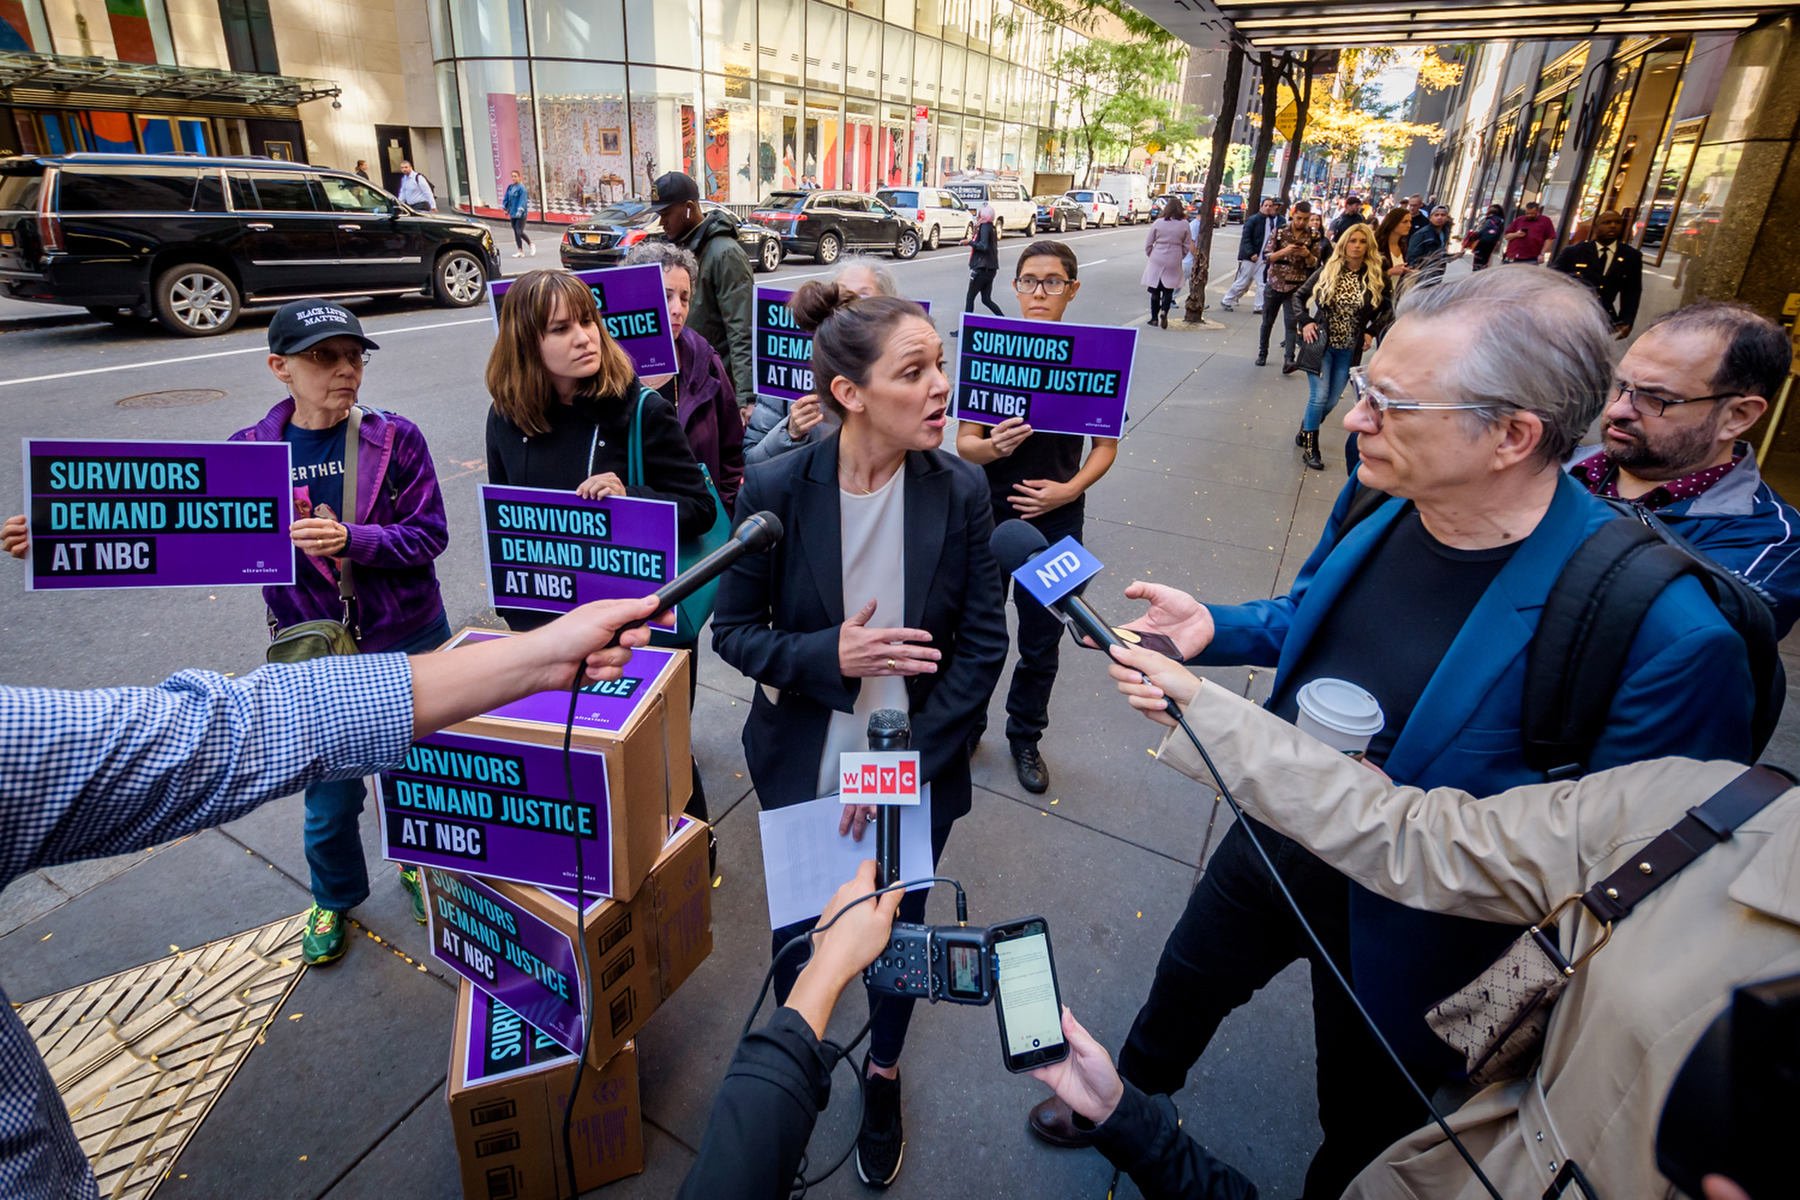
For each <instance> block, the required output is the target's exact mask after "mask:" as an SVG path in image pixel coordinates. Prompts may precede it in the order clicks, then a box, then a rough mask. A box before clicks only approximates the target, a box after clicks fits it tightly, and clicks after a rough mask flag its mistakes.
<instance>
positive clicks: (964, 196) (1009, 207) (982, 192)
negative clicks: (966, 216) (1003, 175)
mask: <svg viewBox="0 0 1800 1200" xmlns="http://www.w3.org/2000/svg"><path fill="white" fill-rule="evenodd" d="M944 190H945V191H946V192H949V193H950V194H951V195H952V196H955V197H956V198H957V199H958V200H961V201H962V202H963V203H964V204H965V205H967V206H968V207H969V210H970V211H971V212H975V211H979V210H980V208H981V206H982V205H983V204H991V205H993V206H994V232H995V233H997V234H999V235H1000V236H1001V237H1005V236H1006V235H1007V234H1009V233H1022V234H1024V235H1025V236H1026V237H1030V236H1031V235H1032V233H1033V232H1034V231H1035V230H1036V229H1037V204H1036V203H1034V202H1033V201H1032V199H1031V193H1030V192H1028V191H1026V190H1025V187H1024V185H1023V184H1021V183H1020V182H1019V181H1018V180H1016V179H955V180H951V181H950V182H949V183H946V184H945V185H944Z"/></svg>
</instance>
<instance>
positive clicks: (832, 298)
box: [713, 280, 1006, 1187]
mask: <svg viewBox="0 0 1800 1200" xmlns="http://www.w3.org/2000/svg"><path fill="white" fill-rule="evenodd" d="M792 308H793V312H794V316H795V318H796V319H797V320H798V321H799V323H800V327H801V328H802V329H805V330H807V331H808V332H811V333H812V334H813V357H812V368H813V376H814V380H815V383H816V386H817V391H818V395H819V397H820V399H821V400H823V401H824V402H825V404H826V405H827V406H828V407H829V408H830V409H831V410H832V412H833V414H834V415H835V416H837V417H838V418H839V419H840V420H841V421H842V427H841V428H840V429H839V430H838V431H837V432H836V433H835V434H833V435H832V436H831V437H829V438H826V439H824V440H822V441H819V442H813V443H810V444H808V445H805V446H802V447H800V448H798V449H796V450H793V451H791V452H789V453H787V454H783V455H781V456H780V457H778V458H775V459H771V460H769V461H768V462H765V463H759V464H756V465H754V466H752V467H750V468H749V470H748V471H747V472H746V474H745V477H744V484H743V488H742V489H741V490H740V491H739V493H738V514H739V516H740V518H741V517H743V516H745V515H748V514H750V513H753V512H757V511H759V510H762V509H767V510H769V511H772V512H773V513H774V514H775V515H776V516H777V517H779V518H780V519H781V523H782V525H783V527H784V528H786V529H787V530H788V531H789V532H788V536H787V537H786V538H785V539H784V540H783V541H782V542H781V544H780V545H778V546H776V547H775V549H774V550H773V551H772V552H770V553H768V554H758V555H752V556H746V557H745V558H742V559H739V560H738V561H737V562H736V563H735V564H733V565H732V567H731V569H730V570H729V571H727V572H726V574H725V577H724V579H723V581H722V582H721V584H720V587H719V600H718V607H717V608H716V609H715V610H714V612H713V648H714V649H715V650H717V651H718V654H719V657H720V658H722V659H724V660H725V661H726V662H728V663H730V664H731V665H732V666H734V667H736V668H737V669H738V670H739V671H742V672H743V673H744V674H746V675H748V676H750V677H751V678H752V679H754V680H755V681H756V682H757V684H758V685H759V686H758V688H757V690H756V694H755V695H754V696H753V697H752V700H751V706H750V715H749V718H748V719H747V720H746V721H745V723H744V739H743V740H744V753H745V757H746V761H747V762H748V764H749V768H750V778H751V780H752V782H753V783H754V784H755V786H756V794H757V797H758V798H759V800H760V801H761V803H762V805H763V807H764V808H767V809H774V808H782V807H786V806H788V805H793V804H799V803H803V802H805V801H809V800H813V799H815V798H818V797H823V796H830V795H833V794H835V793H836V792H837V791H838V786H837V766H838V755H839V753H841V752H844V751H860V750H864V749H866V748H867V742H866V740H865V732H866V729H867V726H868V718H869V714H870V713H871V712H873V711H875V710H876V709H880V708H898V709H901V710H904V711H906V712H907V713H909V714H910V716H911V721H912V745H913V748H914V749H915V750H917V751H918V752H919V774H920V778H921V780H922V781H923V782H925V783H927V784H929V785H930V787H931V798H930V805H931V808H930V812H931V842H932V854H933V860H934V861H935V860H936V858H937V857H938V856H939V855H941V853H942V852H943V848H944V842H945V840H946V839H947V838H948V837H949V834H950V826H951V823H952V822H954V821H955V820H956V818H957V817H960V816H962V815H963V814H964V813H966V812H968V811H969V803H970V786H969V763H968V756H967V754H966V753H965V751H964V744H965V742H966V741H967V738H968V735H969V732H970V730H971V729H972V728H973V726H974V722H975V721H976V720H977V719H978V718H979V717H980V715H981V714H982V713H983V712H984V711H985V710H986V708H987V702H988V697H989V696H990V695H991V694H992V692H993V690H994V685H995V683H996V682H998V680H999V677H1000V667H1001V664H1002V663H1003V661H1004V660H1005V657H1006V619H1005V615H1004V611H1003V609H1002V599H1001V592H1000V576H999V570H998V568H997V567H996V566H995V564H994V558H993V554H992V552H991V551H990V550H989V548H988V537H989V535H990V534H991V533H992V532H993V516H992V512H991V506H990V504H989V500H988V487H987V481H986V479H985V478H984V477H983V475H982V473H981V471H980V470H979V469H977V468H976V467H974V466H972V465H970V464H968V463H965V462H963V461H962V460H961V459H958V458H956V457H955V456H954V455H951V454H949V453H946V452H945V451H943V450H941V449H940V446H941V445H942V444H943V440H944V427H945V424H946V418H947V416H948V406H949V402H950V381H949V380H948V379H947V378H946V377H945V375H944V366H943V354H944V345H943V341H942V340H941V339H940V338H939V337H938V333H937V330H936V329H935V328H933V327H932V324H931V322H930V320H929V319H928V318H927V317H926V316H925V313H924V311H923V310H922V309H920V308H919V306H918V305H917V304H914V303H913V302H912V301H910V300H902V299H898V298H896V297H892V296H871V297H867V298H858V297H855V296H853V295H851V294H850V293H848V292H845V291H843V290H841V289H839V288H838V287H837V285H836V284H834V283H833V284H827V283H824V282H822V281H819V280H813V281H810V282H808V283H806V284H804V285H802V286H801V288H800V290H799V291H798V292H797V293H796V294H795V296H794V299H793V302H792ZM873 814H874V810H873V809H872V808H864V807H861V806H855V805H852V806H846V807H845V808H844V809H843V812H842V817H841V820H840V822H839V826H838V830H839V833H840V835H841V834H843V833H846V832H847V833H849V834H850V835H852V836H854V837H855V838H857V840H859V841H864V827H865V826H866V825H867V824H869V823H870V822H871V820H872V819H873ZM873 841H874V839H873V838H872V837H871V838H868V839H867V840H866V841H865V842H864V844H865V845H869V846H870V847H871V848H872V846H873ZM925 896H926V893H925V892H924V891H923V890H921V891H914V892H909V893H908V894H907V896H906V899H905V900H904V901H903V902H902V903H901V905H900V909H899V912H900V916H901V918H902V919H903V920H909V921H919V920H922V919H923V917H924V913H925ZM815 923H816V922H814V921H805V922H802V923H799V924H796V925H791V926H788V927H786V928H783V929H778V930H776V931H775V934H774V941H773V944H774V947H775V948H777V949H778V948H780V947H781V946H783V945H784V944H786V943H787V942H788V941H789V940H790V939H791V938H793V937H795V936H797V935H798V934H800V933H802V932H804V931H805V930H807V929H809V928H811V927H812V926H813V925H814V924H815ZM781 967H782V970H780V971H778V972H777V974H776V980H775V987H776V998H777V1001H778V1002H785V1001H786V998H787V995H788V992H789V990H790V988H792V986H793V984H794V979H795V976H796V975H797V973H798V972H799V970H800V967H801V963H800V962H799V961H798V960H797V957H796V956H793V955H789V956H786V957H784V958H783V959H782V962H781ZM912 1003H913V1002H912V1001H911V1000H909V999H901V998H899V997H894V996H871V997H870V1026H871V1028H870V1040H869V1052H868V1056H867V1058H866V1059H865V1060H864V1064H863V1076H864V1083H863V1096H864V1103H863V1124H862V1129H861V1131H860V1132H859V1134H858V1136H857V1144H856V1163H857V1171H858V1173H859V1174H860V1175H861V1176H862V1178H863V1180H864V1181H865V1182H867V1183H869V1184H871V1185H873V1186H875V1187H886V1186H887V1185H888V1184H890V1183H892V1182H893V1180H894V1178H895V1177H896V1176H897V1175H898V1174H899V1171H900V1161H901V1157H902V1154H903V1151H904V1149H905V1134H904V1130H903V1127H902V1124H901V1117H900V1081H899V1060H900V1051H901V1047H902V1045H903V1044H904V1041H905V1037H906V1027H907V1022H908V1021H909V1020H910V1018H911V1014H912Z"/></svg>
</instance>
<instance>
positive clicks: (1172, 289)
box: [1140, 196, 1194, 329]
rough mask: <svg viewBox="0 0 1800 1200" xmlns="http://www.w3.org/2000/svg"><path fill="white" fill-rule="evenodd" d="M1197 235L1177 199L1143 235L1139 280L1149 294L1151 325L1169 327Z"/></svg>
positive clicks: (1170, 203)
mask: <svg viewBox="0 0 1800 1200" xmlns="http://www.w3.org/2000/svg"><path fill="white" fill-rule="evenodd" d="M1193 250H1194V235H1193V234H1192V233H1190V232H1189V231H1188V223H1187V212H1186V210H1185V209H1183V208H1182V206H1181V201H1180V200H1178V199H1176V198H1175V197H1174V196H1170V197H1169V202H1168V203H1167V204H1166V205H1164V206H1163V210H1162V216H1160V217H1158V218H1157V219H1156V220H1155V221H1152V222H1151V223H1150V228H1149V230H1148V231H1147V232H1146V233H1145V234H1144V257H1146V258H1148V259H1149V260H1150V262H1149V263H1148V264H1147V265H1146V266H1145V267H1144V277H1143V279H1142V280H1141V281H1140V282H1141V283H1142V284H1143V285H1144V287H1145V288H1146V289H1148V291H1149V292H1150V324H1152V325H1155V324H1157V323H1158V322H1160V323H1161V324H1162V327H1163V328H1164V329H1167V328H1168V327H1169V309H1170V307H1171V306H1172V305H1173V304H1174V303H1175V293H1176V291H1177V290H1178V289H1179V288H1180V287H1181V279H1182V276H1181V262H1182V259H1183V258H1185V257H1186V256H1187V255H1189V254H1191V253H1193Z"/></svg>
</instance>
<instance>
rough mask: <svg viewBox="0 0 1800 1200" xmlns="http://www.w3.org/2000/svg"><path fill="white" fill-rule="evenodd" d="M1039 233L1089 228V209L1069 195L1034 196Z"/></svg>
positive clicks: (1032, 200)
mask: <svg viewBox="0 0 1800 1200" xmlns="http://www.w3.org/2000/svg"><path fill="white" fill-rule="evenodd" d="M1031 202H1032V203H1033V204H1035V205H1037V229H1038V232H1039V233H1062V232H1064V231H1066V230H1069V229H1086V228H1087V209H1085V208H1083V207H1082V206H1081V205H1079V204H1077V203H1075V201H1073V200H1071V199H1069V198H1068V197H1067V196H1033V197H1032V198H1031Z"/></svg>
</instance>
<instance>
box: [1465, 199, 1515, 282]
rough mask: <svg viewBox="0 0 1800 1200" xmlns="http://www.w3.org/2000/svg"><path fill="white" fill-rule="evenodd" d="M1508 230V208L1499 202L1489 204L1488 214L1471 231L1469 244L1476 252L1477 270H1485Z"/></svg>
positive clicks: (1468, 239)
mask: <svg viewBox="0 0 1800 1200" xmlns="http://www.w3.org/2000/svg"><path fill="white" fill-rule="evenodd" d="M1505 232H1506V210H1505V209H1504V208H1501V207H1500V206H1499V205H1498V204H1490V205H1488V210H1487V216H1485V217H1483V218H1481V223H1480V224H1479V225H1477V226H1475V228H1474V229H1473V230H1471V231H1470V232H1469V235H1468V238H1467V244H1468V246H1469V248H1470V249H1471V250H1473V251H1474V252H1475V270H1477V271H1485V270H1487V267H1488V260H1489V259H1491V258H1493V256H1494V247H1495V246H1498V245H1499V244H1500V237H1501V235H1502V234H1504V233H1505Z"/></svg>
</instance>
